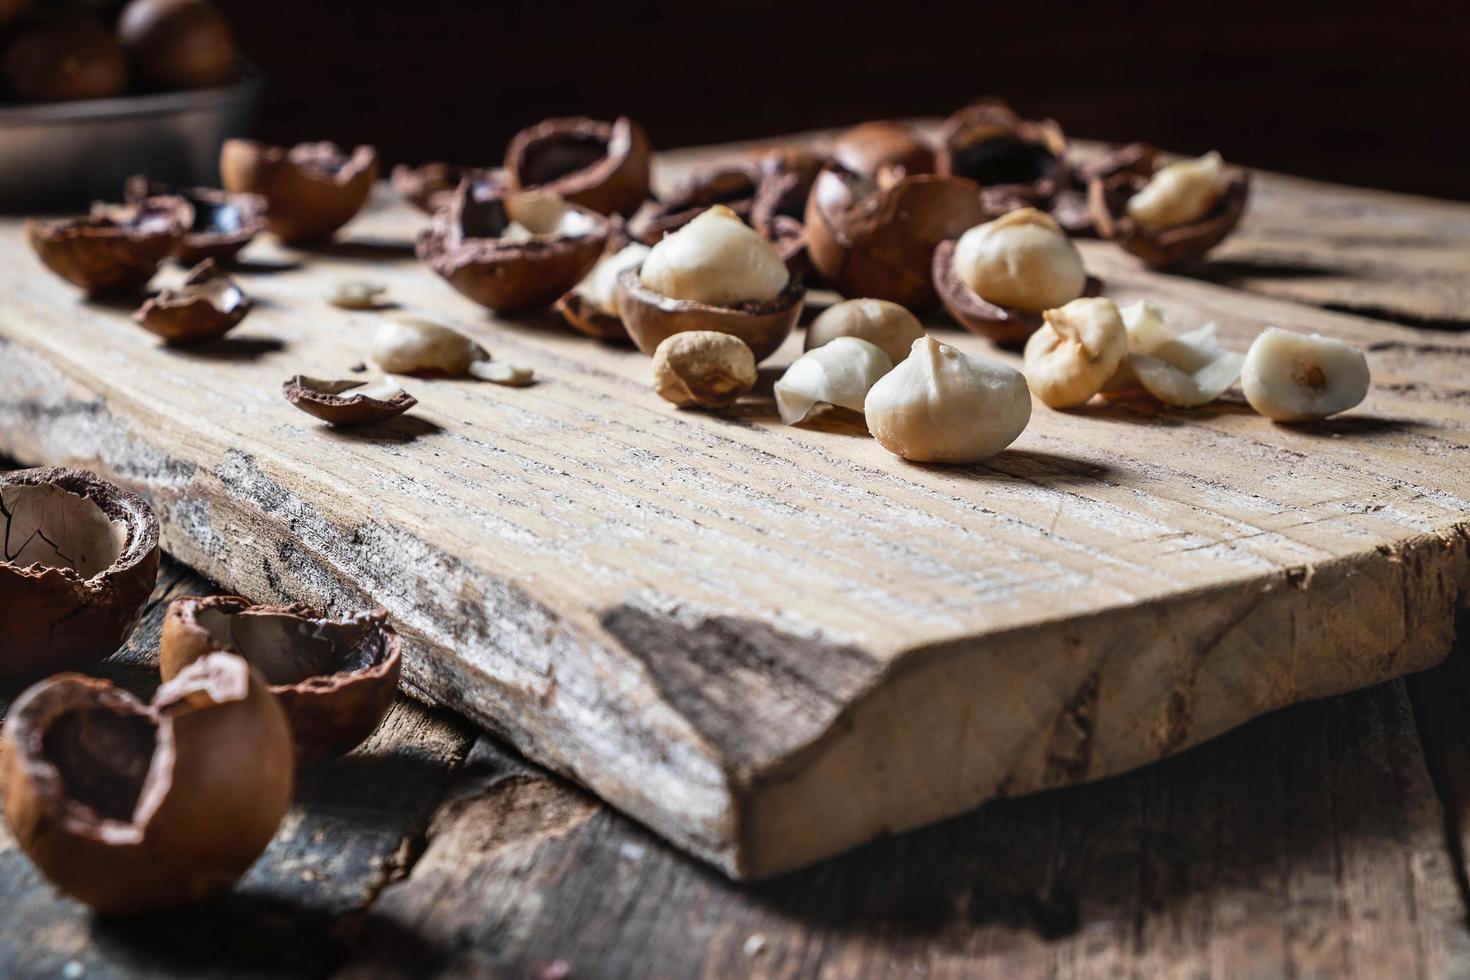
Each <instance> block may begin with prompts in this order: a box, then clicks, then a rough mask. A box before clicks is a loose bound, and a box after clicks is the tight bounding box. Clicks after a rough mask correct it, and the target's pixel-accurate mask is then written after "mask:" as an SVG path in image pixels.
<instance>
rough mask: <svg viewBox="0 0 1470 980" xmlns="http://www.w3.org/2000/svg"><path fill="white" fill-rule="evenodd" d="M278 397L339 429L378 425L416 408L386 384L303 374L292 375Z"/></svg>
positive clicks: (396, 388)
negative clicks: (375, 423) (329, 378)
mask: <svg viewBox="0 0 1470 980" xmlns="http://www.w3.org/2000/svg"><path fill="white" fill-rule="evenodd" d="M281 393H282V394H283V395H285V396H286V400H287V401H288V402H290V403H291V404H292V405H295V406H296V407H297V408H299V409H301V410H302V411H303V412H305V413H306V414H308V415H313V416H315V417H317V418H319V419H321V420H322V421H323V422H328V423H330V424H332V425H340V426H353V425H371V424H372V423H374V422H382V421H385V420H386V419H391V418H393V417H394V416H395V415H402V414H403V413H404V412H406V411H408V410H409V409H410V408H413V407H414V406H415V405H417V404H418V399H417V398H415V397H413V396H412V395H410V394H409V393H408V392H406V391H404V390H403V389H402V388H400V387H399V386H398V385H396V384H393V383H392V382H390V381H383V382H378V383H376V384H369V383H368V382H366V381H359V380H357V379H346V380H341V381H329V380H325V379H323V378H311V377H307V376H306V375H304V374H297V375H293V376H292V377H291V378H290V379H289V380H288V381H286V382H285V383H284V384H282V385H281Z"/></svg>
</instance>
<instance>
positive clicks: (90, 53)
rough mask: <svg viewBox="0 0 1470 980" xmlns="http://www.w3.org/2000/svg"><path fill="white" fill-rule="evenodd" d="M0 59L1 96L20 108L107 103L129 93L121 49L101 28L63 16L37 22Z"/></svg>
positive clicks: (83, 19) (82, 19) (21, 30)
mask: <svg viewBox="0 0 1470 980" xmlns="http://www.w3.org/2000/svg"><path fill="white" fill-rule="evenodd" d="M17 31H18V32H19V33H18V34H17V35H16V36H15V38H13V39H12V40H10V41H9V44H8V45H7V46H6V48H5V53H4V56H3V58H0V76H3V78H4V82H5V86H4V87H5V90H6V91H7V92H8V93H9V94H10V95H11V96H12V97H14V98H15V99H18V100H20V101H22V102H66V101H72V100H78V99H106V98H111V97H112V96H115V95H121V94H122V92H123V90H124V89H126V88H127V87H128V65H127V61H126V59H125V58H124V57H123V52H122V48H121V47H120V46H119V45H118V43H117V41H116V39H115V38H113V36H112V34H111V33H109V32H108V30H107V29H106V28H105V27H103V26H102V25H101V24H99V23H97V22H96V21H94V20H92V19H91V18H89V17H81V16H73V15H70V14H64V15H61V16H57V17H48V18H45V19H42V20H37V21H36V22H35V23H33V24H30V25H29V26H23V27H19V28H17Z"/></svg>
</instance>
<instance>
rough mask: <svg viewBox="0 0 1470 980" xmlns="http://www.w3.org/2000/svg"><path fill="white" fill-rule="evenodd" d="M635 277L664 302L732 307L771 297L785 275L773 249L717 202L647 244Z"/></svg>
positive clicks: (783, 282) (783, 284) (778, 290)
mask: <svg viewBox="0 0 1470 980" xmlns="http://www.w3.org/2000/svg"><path fill="white" fill-rule="evenodd" d="M639 279H640V280H641V281H642V283H643V285H644V286H646V287H647V288H649V289H651V290H653V291H654V292H656V293H658V294H660V295H662V296H667V297H669V298H670V299H677V300H686V301H691V302H695V303H706V304H709V305H711V306H736V305H738V304H740V303H747V302H760V303H765V302H769V301H771V300H773V299H775V298H776V297H777V296H780V295H781V291H782V290H783V289H785V288H786V284H787V282H788V280H789V279H790V275H789V273H788V272H787V271H786V263H785V262H784V261H782V259H781V253H780V252H779V251H777V250H776V246H775V245H773V244H771V243H770V242H769V241H767V240H766V239H765V238H764V237H763V236H762V235H761V234H760V232H758V231H756V230H755V229H754V228H751V227H750V226H748V225H747V224H745V222H743V221H741V220H740V217H739V216H738V215H737V214H736V213H735V212H734V211H731V210H730V209H729V208H727V207H725V206H724V205H721V204H717V205H715V206H714V207H712V208H710V209H709V210H708V211H705V212H704V213H703V214H701V215H700V216H699V217H697V218H695V219H694V220H693V221H691V222H689V223H688V224H687V225H685V226H684V227H683V228H680V229H679V230H678V231H676V232H674V233H673V234H671V235H669V236H668V237H666V238H664V239H663V240H662V241H660V242H659V243H658V244H657V245H655V246H653V249H652V250H651V251H650V252H649V253H648V258H647V259H645V260H644V262H643V268H642V270H641V271H640V272H639Z"/></svg>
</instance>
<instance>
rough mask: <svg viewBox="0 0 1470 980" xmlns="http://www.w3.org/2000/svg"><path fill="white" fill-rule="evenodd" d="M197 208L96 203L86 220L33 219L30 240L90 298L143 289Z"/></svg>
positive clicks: (148, 201) (161, 202)
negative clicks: (97, 295)
mask: <svg viewBox="0 0 1470 980" xmlns="http://www.w3.org/2000/svg"><path fill="white" fill-rule="evenodd" d="M193 220H194V209H193V208H192V207H190V206H189V203H188V202H187V201H185V200H184V199H183V198H181V197H149V198H145V199H143V200H140V201H134V202H131V203H129V204H126V205H120V206H111V205H103V204H95V205H93V206H92V212H91V214H89V215H88V216H86V217H84V218H63V219H59V220H44V221H43V220H38V219H31V220H28V221H27V222H26V237H27V238H28V239H29V240H30V243H31V248H32V249H33V250H34V251H35V253H36V256H37V257H38V258H39V259H40V260H41V262H42V263H43V264H44V265H45V266H46V268H48V269H50V270H51V271H52V272H54V273H56V274H57V275H58V276H60V277H61V278H63V279H65V280H66V281H67V282H69V283H71V284H72V285H74V286H80V287H81V288H82V289H84V290H85V291H86V292H87V293H88V294H97V293H109V292H126V291H132V290H135V289H141V288H143V287H144V286H146V285H147V284H148V280H150V279H152V278H153V275H154V273H156V272H157V271H158V267H159V266H161V265H162V264H163V262H164V260H165V259H167V258H168V257H169V256H170V255H171V254H173V252H174V251H175V250H176V249H177V248H178V246H179V242H180V241H181V240H182V239H183V237H184V230H185V229H186V228H188V227H189V225H190V224H192V223H193Z"/></svg>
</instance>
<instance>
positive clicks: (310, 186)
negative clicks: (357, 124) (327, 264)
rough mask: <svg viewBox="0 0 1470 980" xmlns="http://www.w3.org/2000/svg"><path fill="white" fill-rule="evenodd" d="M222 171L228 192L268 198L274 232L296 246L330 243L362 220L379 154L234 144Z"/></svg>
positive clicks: (227, 148) (227, 147) (229, 143)
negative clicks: (354, 221)
mask: <svg viewBox="0 0 1470 980" xmlns="http://www.w3.org/2000/svg"><path fill="white" fill-rule="evenodd" d="M219 167H220V178H221V180H222V181H223V182H224V186H225V190H227V191H231V192H234V193H248V194H259V195H260V196H261V197H263V198H265V200H266V204H267V207H268V210H267V214H266V221H267V224H268V226H269V228H270V230H271V231H272V232H273V233H275V235H276V236H277V237H278V238H280V239H281V241H283V242H287V243H288V244H295V243H298V242H312V241H322V240H325V239H329V238H331V237H332V236H333V235H334V234H336V233H337V231H338V230H339V229H340V228H341V227H342V226H343V225H345V224H347V222H349V221H351V220H352V219H353V218H354V217H356V216H357V213H358V212H359V211H361V210H362V206H363V205H364V204H366V203H367V199H368V195H370V194H371V193H372V190H373V183H374V182H375V181H376V180H377V179H378V154H377V151H376V150H374V149H373V148H372V147H370V146H359V147H357V148H356V149H355V150H353V151H352V152H351V153H350V154H349V153H345V152H344V151H342V150H341V149H339V148H338V147H337V146H336V145H335V144H332V143H298V144H297V145H295V146H293V147H290V148H289V149H288V148H286V147H280V146H269V145H267V144H265V143H258V142H256V141H254V140H242V139H232V140H226V141H225V144H224V146H223V147H222V148H221V150H220V164H219Z"/></svg>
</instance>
